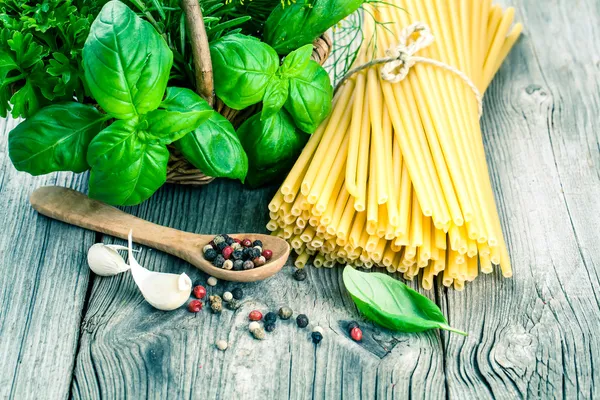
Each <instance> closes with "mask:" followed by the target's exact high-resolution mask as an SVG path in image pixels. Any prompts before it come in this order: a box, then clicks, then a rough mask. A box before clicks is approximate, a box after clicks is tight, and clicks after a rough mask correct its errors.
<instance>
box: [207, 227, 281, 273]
mask: <svg viewBox="0 0 600 400" xmlns="http://www.w3.org/2000/svg"><path fill="white" fill-rule="evenodd" d="M202 251H203V253H204V258H205V259H206V260H207V261H210V262H211V263H212V264H213V265H214V266H215V267H217V268H223V269H227V270H233V271H243V270H248V269H253V268H257V267H262V266H263V265H265V263H266V262H267V261H269V260H270V259H271V257H273V251H271V250H269V249H263V243H262V242H261V241H260V240H255V241H252V240H250V239H248V238H246V239H237V238H232V237H231V236H229V235H226V234H223V235H217V236H215V237H214V238H213V240H211V242H210V243H209V244H207V245H206V246H204V248H203V250H202Z"/></svg>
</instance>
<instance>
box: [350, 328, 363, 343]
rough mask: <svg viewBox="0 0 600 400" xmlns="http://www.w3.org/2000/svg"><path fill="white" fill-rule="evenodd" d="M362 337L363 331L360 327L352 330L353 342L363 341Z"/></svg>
mask: <svg viewBox="0 0 600 400" xmlns="http://www.w3.org/2000/svg"><path fill="white" fill-rule="evenodd" d="M362 335H363V334H362V331H361V330H360V328H358V327H356V328H352V329H351V330H350V337H352V340H354V341H355V342H360V341H361V340H362Z"/></svg>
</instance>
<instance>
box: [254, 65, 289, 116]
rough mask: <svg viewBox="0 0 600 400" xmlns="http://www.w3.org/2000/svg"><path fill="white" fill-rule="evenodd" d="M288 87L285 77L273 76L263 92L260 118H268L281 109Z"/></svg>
mask: <svg viewBox="0 0 600 400" xmlns="http://www.w3.org/2000/svg"><path fill="white" fill-rule="evenodd" d="M289 88H290V81H289V80H288V79H287V78H280V77H279V76H277V75H276V76H274V77H273V79H272V80H271V82H270V83H269V86H268V87H267V91H266V92H265V98H264V99H263V108H262V111H261V114H260V119H263V120H264V119H267V118H270V117H272V116H273V115H275V114H276V113H277V112H278V111H279V110H281V107H283V105H284V104H285V102H286V100H287V98H288V91H289Z"/></svg>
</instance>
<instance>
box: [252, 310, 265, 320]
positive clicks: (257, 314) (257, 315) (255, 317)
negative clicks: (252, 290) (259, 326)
mask: <svg viewBox="0 0 600 400" xmlns="http://www.w3.org/2000/svg"><path fill="white" fill-rule="evenodd" d="M262 317H263V315H262V313H261V312H260V311H258V310H253V311H250V314H249V315H248V318H250V321H260V320H261V319H262Z"/></svg>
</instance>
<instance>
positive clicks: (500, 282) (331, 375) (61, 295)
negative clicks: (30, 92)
mask: <svg viewBox="0 0 600 400" xmlns="http://www.w3.org/2000/svg"><path fill="white" fill-rule="evenodd" d="M513 4H515V5H516V7H517V18H518V19H519V20H521V21H523V23H524V24H525V27H526V31H525V34H524V37H523V38H522V39H521V40H520V42H519V43H518V44H517V46H516V48H515V49H514V50H513V51H512V53H511V55H510V57H509V59H508V60H507V62H506V63H505V65H504V66H503V68H502V70H501V71H500V73H499V75H498V76H497V77H496V80H495V81H494V83H493V84H492V86H491V88H490V90H489V92H488V93H487V96H486V101H485V108H486V113H485V116H484V118H483V127H484V132H485V142H486V146H487V155H488V160H489V164H490V168H491V179H492V180H493V182H494V186H495V189H496V197H497V199H498V207H499V208H500V214H501V216H502V222H503V226H504V230H505V232H506V236H507V242H508V246H509V248H510V253H511V255H512V259H513V266H514V270H515V274H514V278H512V279H503V278H502V277H501V276H500V274H499V273H494V274H492V275H490V276H483V277H480V278H478V279H477V280H476V282H474V283H472V284H469V285H467V287H466V289H465V291H464V292H462V293H459V292H455V291H454V290H448V289H445V288H444V287H443V286H440V285H436V286H435V289H434V290H432V291H431V292H424V293H425V294H426V295H427V296H430V297H431V298H432V299H434V300H435V301H436V302H437V303H438V304H439V305H440V307H441V308H442V309H443V311H444V313H445V314H446V315H447V316H448V319H449V321H450V323H451V325H453V326H455V327H456V328H459V329H462V330H466V331H468V332H469V333H470V335H469V336H468V337H462V336H459V335H455V334H447V333H445V332H437V331H432V332H428V333H422V334H399V333H391V332H388V331H385V330H379V329H376V328H375V329H374V330H369V331H368V336H369V339H372V340H370V341H371V345H370V346H360V345H358V344H356V343H354V342H353V341H351V340H350V339H349V338H348V337H347V335H346V333H345V331H344V329H343V328H342V327H341V326H340V322H339V321H341V320H348V319H355V318H356V319H358V318H359V315H358V313H357V311H356V309H355V307H354V306H353V303H352V301H351V300H350V298H349V296H348V295H347V294H346V293H345V290H344V288H343V284H342V280H341V269H333V270H329V269H320V270H318V269H314V268H309V270H308V273H309V279H308V281H306V282H296V281H295V280H293V279H292V278H291V273H292V267H291V264H288V265H289V266H287V267H285V268H284V270H283V271H282V272H281V273H280V274H279V275H277V276H275V277H273V278H271V279H269V280H267V281H264V282H260V283H255V284H246V285H244V286H243V289H244V291H245V292H246V293H247V296H246V299H247V302H245V303H244V306H243V307H242V308H241V309H239V310H238V311H237V312H235V313H234V312H231V311H225V312H223V314H222V315H212V314H211V313H209V312H202V313H201V314H200V315H197V316H195V315H192V314H190V313H188V312H187V311H186V310H185V309H181V310H178V311H175V312H161V311H157V310H155V309H153V308H151V307H150V306H149V305H148V304H147V303H146V302H144V300H143V298H142V297H141V295H140V294H139V292H138V291H137V289H136V288H135V285H134V283H133V280H132V278H131V276H130V275H129V274H123V275H119V276H115V277H110V278H101V277H96V276H94V275H92V274H90V272H89V270H88V267H87V264H86V251H87V249H88V247H89V246H91V245H92V244H93V243H94V242H98V241H105V242H115V240H113V239H112V238H109V237H102V236H101V235H97V234H95V233H93V232H88V231H84V230H82V229H79V228H75V227H71V226H67V225H65V224H62V223H59V222H56V221H51V220H49V219H47V218H45V217H42V216H40V215H38V214H36V213H35V212H34V211H33V210H32V209H31V207H30V206H29V203H28V201H27V198H28V196H29V194H30V193H31V192H32V191H33V189H35V188H36V187H39V186H42V185H48V184H57V185H63V186H68V187H71V188H75V189H78V190H81V191H86V189H87V188H86V182H87V175H86V174H82V175H73V174H68V173H61V174H53V175H50V176H45V177H35V178H34V177H31V176H29V175H26V174H23V173H17V171H15V169H14V168H13V166H12V165H11V163H10V160H9V159H8V155H7V133H8V131H9V130H10V129H11V127H13V126H14V125H15V122H14V121H12V120H8V121H2V122H0V132H2V134H1V140H0V161H1V164H0V398H11V399H13V398H14V399H28V398H32V399H34V398H35V399H38V398H43V399H58V398H66V397H71V396H72V397H75V398H100V397H103V398H116V399H124V398H131V399H138V398H144V397H150V398H157V399H165V398H174V399H181V398H198V399H204V398H206V399H210V398H223V399H242V398H243V399H250V398H261V399H282V398H288V397H289V398H294V399H304V398H311V397H315V398H327V399H330V398H339V397H344V398H348V399H356V398H359V397H364V398H399V399H402V398H407V397H416V398H444V397H452V398H458V399H466V398H469V399H483V398H492V397H496V398H507V399H512V398H521V397H527V398H543V399H545V398H569V399H571V398H593V397H600V370H599V368H600V367H599V366H600V339H599V337H600V336H599V335H598V330H599V329H600V289H599V287H600V261H599V260H600V233H599V232H600V200H599V199H600V134H599V132H600V122H599V119H598V118H599V114H600V95H599V93H600V79H599V78H600V74H599V69H600V44H599V43H600V30H599V28H598V27H599V26H600V2H598V0H549V1H545V2H539V1H537V0H515V1H513ZM274 190H275V189H274V188H268V189H263V190H258V191H248V190H246V189H244V188H242V187H241V186H240V185H239V184H236V183H233V182H224V181H220V182H216V183H213V184H211V185H209V186H207V187H204V188H201V189H197V188H189V187H182V186H171V185H168V186H166V187H164V188H162V189H161V190H160V191H159V192H158V193H157V194H156V195H155V196H154V197H152V199H151V200H149V201H147V202H146V203H144V204H142V205H141V206H139V207H131V208H127V209H126V210H127V211H128V212H131V213H133V214H135V215H137V216H139V217H142V218H146V219H148V220H150V221H153V222H156V223H159V224H164V225H168V226H171V227H175V228H179V229H184V230H189V231H193V232H203V233H219V232H244V231H248V232H249V231H263V230H264V225H265V223H266V222H267V212H266V205H267V203H268V201H269V199H270V197H271V195H272V194H273V192H274ZM139 260H140V262H141V264H142V265H145V266H147V267H149V268H151V269H154V270H160V271H170V272H182V271H185V272H186V273H187V274H188V275H190V277H192V279H193V280H201V281H204V280H205V279H206V276H204V275H203V274H202V273H200V272H199V271H197V270H195V269H194V268H192V267H190V266H189V265H187V264H186V263H184V262H182V261H179V260H177V259H175V258H174V257H170V256H167V255H165V254H162V253H160V252H157V251H151V250H147V249H146V250H144V251H143V253H142V255H141V256H140V257H139ZM235 286H237V285H235V284H232V283H225V282H221V283H220V284H219V285H218V286H217V287H216V288H215V289H214V290H215V291H218V292H223V291H224V290H228V289H231V288H233V287H235ZM284 304H287V305H289V306H290V307H292V308H293V309H294V310H296V311H299V312H304V313H306V314H308V315H309V317H310V318H311V321H312V322H315V323H318V324H320V325H321V326H323V327H324V328H325V339H324V341H323V342H322V343H321V344H320V345H319V346H317V347H315V345H313V344H312V343H311V341H310V339H309V332H308V331H302V330H300V329H298V328H296V327H295V326H293V323H292V321H288V322H290V323H289V324H285V323H280V324H279V327H278V328H277V330H276V331H275V332H273V333H272V334H270V335H269V338H268V340H265V341H262V342H259V341H255V340H253V339H252V338H251V336H250V335H249V333H248V330H247V315H248V311H250V310H251V309H254V308H262V309H267V308H270V309H275V308H278V307H279V306H280V305H284ZM365 325H367V326H368V324H366V323H365ZM221 338H222V339H226V340H227V341H228V342H229V345H230V348H229V350H227V351H226V352H220V351H218V350H217V349H216V348H215V346H214V342H215V341H216V340H218V339H221ZM594 395H595V396H594Z"/></svg>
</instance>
